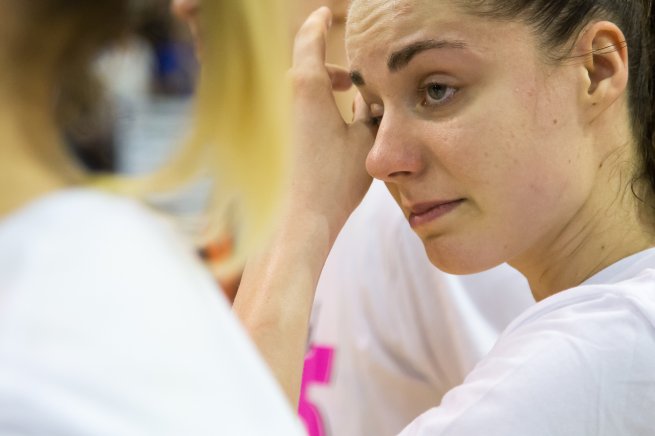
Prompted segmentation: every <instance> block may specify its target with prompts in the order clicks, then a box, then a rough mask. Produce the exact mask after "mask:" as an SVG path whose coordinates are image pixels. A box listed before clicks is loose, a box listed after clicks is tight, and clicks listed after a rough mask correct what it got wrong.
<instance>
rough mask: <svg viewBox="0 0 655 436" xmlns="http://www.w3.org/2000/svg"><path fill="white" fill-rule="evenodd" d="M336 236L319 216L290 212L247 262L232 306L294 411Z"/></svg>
mask: <svg viewBox="0 0 655 436" xmlns="http://www.w3.org/2000/svg"><path fill="white" fill-rule="evenodd" d="M335 237H336V235H335V234H334V230H333V229H331V228H330V226H329V224H328V222H327V220H326V219H325V218H324V217H322V216H321V215H319V214H311V213H308V212H303V213H302V214H298V213H289V214H288V218H286V219H283V220H281V223H280V225H279V227H278V228H277V229H276V231H275V233H274V235H273V238H272V240H271V242H270V244H269V245H268V246H267V247H266V248H265V249H264V250H263V251H262V252H261V253H260V254H258V255H256V256H254V257H253V258H252V259H251V260H250V261H249V262H248V265H247V267H246V270H245V272H244V276H243V280H242V282H241V286H240V288H239V292H238V294H237V298H236V301H235V304H234V310H235V312H236V313H237V315H238V316H239V318H240V319H241V321H242V322H243V324H244V325H245V327H246V329H247V330H248V332H249V334H250V336H251V338H252V339H253V341H254V342H255V344H256V345H257V347H258V348H259V351H260V353H261V354H262V356H263V357H264V359H265V360H266V362H267V363H268V365H269V366H270V368H271V369H272V371H273V374H274V375H275V377H276V378H277V380H278V382H279V383H280V385H281V387H282V389H283V390H284V392H285V393H286V395H287V397H288V398H289V401H290V402H291V403H292V404H293V405H294V406H295V405H296V404H297V402H298V397H299V392H300V382H301V377H302V368H303V361H304V356H305V351H306V345H307V344H306V341H307V334H308V325H309V317H310V313H311V308H312V303H313V300H314V291H315V289H316V284H317V282H318V277H319V275H320V272H321V270H322V268H323V264H324V263H325V260H326V258H327V255H328V252H329V250H330V248H331V246H332V243H333V242H334V238H335Z"/></svg>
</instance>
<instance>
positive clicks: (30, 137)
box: [0, 77, 82, 217]
mask: <svg viewBox="0 0 655 436" xmlns="http://www.w3.org/2000/svg"><path fill="white" fill-rule="evenodd" d="M7 83H11V82H9V81H5V80H2V78H1V77H0V84H7ZM16 94H18V93H17V92H16V91H15V89H6V87H5V88H4V89H3V88H0V100H1V101H2V102H3V104H2V107H0V187H2V195H0V217H2V216H5V215H7V214H9V213H11V212H13V211H15V210H16V209H18V208H20V207H21V206H23V205H25V204H27V203H29V202H30V201H32V200H34V199H36V198H38V197H40V196H42V195H45V194H48V193H50V192H52V191H55V190H57V189H61V188H64V187H66V186H69V185H71V184H74V183H76V182H79V181H80V180H81V177H82V172H81V170H79V169H78V168H77V166H76V165H75V163H74V161H73V160H72V159H71V158H70V156H69V155H68V153H67V152H66V149H65V147H63V146H62V140H61V137H60V132H59V129H58V128H57V126H56V123H55V121H54V118H53V114H52V109H51V108H52V99H51V98H50V96H51V95H52V94H51V92H49V90H48V88H47V87H46V86H39V84H38V83H35V84H34V86H30V87H29V92H20V98H17V97H18V96H17V95H16Z"/></svg>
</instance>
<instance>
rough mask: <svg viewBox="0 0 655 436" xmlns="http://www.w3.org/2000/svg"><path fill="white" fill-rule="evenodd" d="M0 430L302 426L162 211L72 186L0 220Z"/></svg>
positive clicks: (127, 431)
mask: <svg viewBox="0 0 655 436" xmlns="http://www.w3.org/2000/svg"><path fill="white" fill-rule="evenodd" d="M0 434H2V435H19V434H20V435H26V434H30V435H37V434H47V435H67V436H74V435H107V436H109V435H112V436H114V435H122V436H127V435H135V436H136V435H139V436H142V435H239V436H242V435H244V436H245V435H253V436H255V435H257V436H259V435H264V434H265V435H283V436H287V435H298V434H302V427H301V425H300V423H299V422H298V420H297V418H296V417H295V416H294V413H293V411H292V410H291V408H290V407H289V405H288V403H287V401H286V400H285V398H284V397H283V394H282V392H281V390H280V389H279V387H278V386H277V384H276V383H275V381H274V380H273V378H272V376H271V374H270V373H269V371H268V369H267V368H266V367H265V365H264V363H263V362H262V361H261V359H260V357H259V355H258V354H257V352H256V350H255V348H254V346H253V345H252V344H251V343H250V341H249V339H248V337H247V335H246V334H245V333H244V331H243V330H242V329H241V327H240V325H239V324H238V322H237V320H236V319H235V317H234V316H233V315H232V313H231V312H230V310H229V307H228V305H227V303H226V302H225V301H224V299H223V297H222V293H221V292H220V291H219V290H218V289H217V287H216V286H215V284H214V282H213V280H212V278H211V276H210V275H209V274H208V273H207V272H206V271H205V270H204V268H203V267H202V265H201V264H200V263H199V261H198V260H197V259H196V258H195V256H194V255H193V254H192V249H191V247H190V246H189V245H187V244H186V242H185V241H183V240H181V239H180V238H179V237H178V235H177V234H176V232H175V231H174V230H173V229H172V228H171V226H170V225H169V223H167V222H165V221H164V220H163V219H161V218H160V217H158V216H156V215H155V214H154V213H152V212H151V211H149V210H148V209H146V208H145V207H144V206H142V205H141V204H139V203H137V202H134V201H131V200H127V199H124V198H120V197H116V196H111V195H108V194H103V193H100V192H97V191H93V190H81V189H80V190H68V191H62V192H58V193H55V194H52V195H49V196H47V197H45V198H42V199H40V200H37V201H36V202H34V203H32V204H30V205H28V206H27V207H25V208H23V209H21V210H19V211H17V212H15V213H13V214H12V215H10V216H9V217H6V218H4V219H3V220H2V221H0Z"/></svg>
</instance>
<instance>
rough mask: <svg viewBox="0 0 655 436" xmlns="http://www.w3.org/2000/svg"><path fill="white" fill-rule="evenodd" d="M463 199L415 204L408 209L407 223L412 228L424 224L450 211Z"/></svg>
mask: <svg viewBox="0 0 655 436" xmlns="http://www.w3.org/2000/svg"><path fill="white" fill-rule="evenodd" d="M464 201H465V200H464V199H463V198H459V199H457V200H448V201H435V202H430V203H420V204H415V205H413V206H411V207H410V209H409V212H410V213H409V218H408V220H409V225H410V226H411V227H412V228H413V229H416V228H417V227H421V226H424V225H426V224H428V223H430V222H433V221H435V220H437V219H439V218H441V217H443V216H444V215H447V214H448V213H450V212H452V211H453V210H455V209H456V208H457V207H458V206H459V205H460V204H462V203H463V202H464Z"/></svg>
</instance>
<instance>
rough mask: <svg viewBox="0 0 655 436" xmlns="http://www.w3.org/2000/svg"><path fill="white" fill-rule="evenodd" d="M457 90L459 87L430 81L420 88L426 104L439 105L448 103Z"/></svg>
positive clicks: (423, 101)
mask: <svg viewBox="0 0 655 436" xmlns="http://www.w3.org/2000/svg"><path fill="white" fill-rule="evenodd" d="M456 92H457V88H453V87H452V86H448V85H443V84H441V83H429V84H427V85H426V86H424V87H422V88H419V93H420V94H421V98H422V103H423V105H424V106H437V105H440V104H444V103H446V102H447V101H448V100H450V99H451V98H452V96H453V95H455V93H456Z"/></svg>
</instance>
